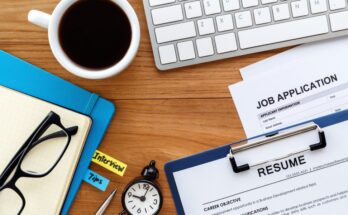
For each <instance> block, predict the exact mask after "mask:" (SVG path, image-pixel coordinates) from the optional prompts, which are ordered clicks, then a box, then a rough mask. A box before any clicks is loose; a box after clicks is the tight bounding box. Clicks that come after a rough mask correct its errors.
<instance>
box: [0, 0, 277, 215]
mask: <svg viewBox="0 0 348 215" xmlns="http://www.w3.org/2000/svg"><path fill="white" fill-rule="evenodd" d="M57 2H58V0H15V1H14V0H1V2H0V49H2V50H5V51H7V52H9V53H12V54H14V55H16V56H18V57H20V58H22V59H24V60H26V61H28V62H30V63H32V64H34V65H37V66H39V67H41V68H43V69H45V70H47V71H50V72H52V73H53V74H56V75H58V76H60V77H62V78H64V79H66V80H68V81H71V82H73V83H75V84H77V85H79V86H81V87H84V88H86V89H88V90H90V91H93V92H96V93H98V94H100V95H102V96H103V97H105V98H107V99H109V100H111V101H113V102H114V103H115V104H116V106H117V114H116V116H115V119H114V120H113V122H112V123H111V126H110V129H109V131H108V133H107V134H106V136H105V139H104V141H103V142H102V144H101V146H100V150H101V151H103V152H105V153H107V154H109V155H111V156H113V157H115V158H117V159H119V160H121V161H123V162H125V163H127V164H128V170H127V172H126V174H125V176H124V177H119V176H117V175H115V174H113V173H111V172H109V171H107V170H105V169H103V168H101V167H99V166H96V165H94V164H92V166H91V169H92V170H94V171H96V172H98V173H100V174H102V175H104V176H106V177H107V178H109V179H110V180H111V183H110V185H109V187H108V190H107V191H106V192H101V191H99V190H97V189H95V188H94V187H92V186H90V185H88V184H86V183H83V184H82V186H81V189H80V191H79V193H78V195H77V197H76V200H75V202H74V204H73V206H72V208H71V214H84V215H88V214H94V212H95V211H96V209H97V208H98V207H99V206H100V204H101V203H102V201H104V199H105V198H106V196H107V195H109V192H110V191H111V190H112V189H114V188H115V187H117V188H118V189H119V192H118V193H117V196H116V198H115V200H114V201H113V202H112V204H111V206H110V208H109V209H108V211H107V214H116V212H119V211H121V201H120V199H121V193H122V190H123V188H124V187H125V185H126V184H127V183H128V182H130V181H131V180H132V179H133V178H134V177H137V176H139V174H140V172H141V170H142V168H143V167H144V165H147V164H148V162H149V161H150V160H151V159H155V160H156V161H157V163H158V167H159V168H160V170H161V176H160V180H159V182H160V184H161V186H162V188H163V192H164V205H163V209H162V213H161V214H165V215H170V214H176V210H175V207H174V204H173V201H172V198H171V194H170V190H169V187H168V185H167V181H166V177H165V175H164V172H163V165H164V164H165V163H166V162H168V161H170V160H173V159H177V158H181V157H184V156H188V155H191V154H194V153H197V152H201V151H203V150H207V149H210V148H213V147H217V146H221V145H223V144H226V143H229V142H233V141H236V140H239V139H241V138H244V132H243V129H242V126H241V123H240V121H239V118H238V114H237V112H236V110H235V108H234V105H233V102H232V100H231V97H230V94H229V92H228V88H227V87H228V85H229V84H232V83H236V82H238V81H240V80H241V77H240V74H239V69H240V68H241V67H244V66H246V65H249V64H251V63H254V62H257V61H259V60H261V59H263V58H266V57H269V56H271V55H273V54H275V53H276V52H279V50H278V51H272V52H267V53H261V54H254V55H249V56H245V57H239V58H235V59H229V60H224V61H220V62H214V63H208V64H203V65H198V66H192V67H188V68H183V69H178V70H173V71H167V72H159V71H157V69H156V68H155V65H154V61H153V57H152V50H151V44H150V40H149V36H148V32H147V26H146V24H145V15H144V8H143V4H142V0H130V3H131V4H132V5H133V7H134V8H135V10H136V12H137V14H138V17H139V20H140V24H141V45H140V49H139V52H138V55H137V57H136V59H135V60H134V62H133V63H132V64H131V66H130V67H129V68H128V69H127V70H126V71H124V72H123V73H122V74H120V75H118V76H116V77H113V78H110V79H106V80H100V81H92V80H85V79H81V78H78V77H75V76H73V75H71V74H70V73H68V72H67V71H65V70H64V69H63V68H62V67H61V66H60V65H59V64H58V63H57V61H56V60H55V58H54V57H53V55H52V53H51V51H50V48H49V45H48V39H47V32H46V31H45V30H44V29H41V28H38V27H36V26H34V25H32V24H30V23H28V22H27V12H28V11H29V10H30V9H39V10H42V11H45V12H49V13H50V12H52V10H53V8H54V7H55V5H56V4H57ZM0 75H1V72H0ZM28 81H30V80H28Z"/></svg>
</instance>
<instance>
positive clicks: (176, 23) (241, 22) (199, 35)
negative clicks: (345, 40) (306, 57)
mask: <svg viewBox="0 0 348 215" xmlns="http://www.w3.org/2000/svg"><path fill="white" fill-rule="evenodd" d="M144 7H145V13H146V18H147V23H148V27H149V33H150V37H151V43H152V48H153V53H154V57H155V62H156V66H157V68H158V69H160V70H168V69H173V68H178V67H183V66H189V65H194V64H200V63H205V62H209V61H215V60H220V59H225V58H231V57H236V56H241V55H245V54H250V53H255V52H261V51H266V50H270V49H275V48H280V47H285V46H291V45H297V44H301V43H307V42H312V41H317V40H323V39H328V38H333V37H338V36H343V35H348V0H144Z"/></svg>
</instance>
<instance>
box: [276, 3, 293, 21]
mask: <svg viewBox="0 0 348 215" xmlns="http://www.w3.org/2000/svg"><path fill="white" fill-rule="evenodd" d="M272 8H273V16H274V20H275V21H280V20H285V19H289V18H290V11H289V5H288V4H279V5H275V6H273V7H272Z"/></svg>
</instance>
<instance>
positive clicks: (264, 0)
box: [261, 0, 278, 4]
mask: <svg viewBox="0 0 348 215" xmlns="http://www.w3.org/2000/svg"><path fill="white" fill-rule="evenodd" d="M277 1H278V0H261V4H271V3H275V2H277Z"/></svg>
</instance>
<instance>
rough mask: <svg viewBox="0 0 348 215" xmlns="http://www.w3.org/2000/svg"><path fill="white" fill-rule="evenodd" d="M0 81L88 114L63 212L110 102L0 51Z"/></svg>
mask: <svg viewBox="0 0 348 215" xmlns="http://www.w3.org/2000/svg"><path fill="white" fill-rule="evenodd" d="M0 71H1V72H0V74H1V75H0V85H2V86H5V87H7V88H10V89H13V90H16V91H18V92H21V93H24V94H27V95H30V96H33V97H36V98H38V99H41V100H45V101H47V102H50V103H53V104H56V105H59V106H62V107H64V108H67V109H70V110H72V111H75V112H78V113H81V114H84V115H87V116H89V117H90V118H91V119H92V121H93V123H92V127H91V129H90V133H89V135H88V138H87V141H86V143H85V147H84V149H83V151H82V154H81V157H80V161H79V164H78V165H77V168H76V172H75V174H74V177H73V180H72V182H71V185H70V188H69V192H68V195H67V196H66V199H65V203H64V206H63V208H62V211H61V214H67V213H68V211H69V208H70V206H71V204H72V202H73V200H74V198H75V196H76V194H77V192H78V190H79V187H80V185H81V182H82V180H83V178H84V176H85V174H86V172H87V170H88V167H89V165H90V162H91V158H92V156H93V154H94V152H95V150H96V149H97V148H98V146H99V144H100V142H101V141H102V139H103V137H104V134H105V132H106V130H107V128H108V126H109V124H110V122H111V119H112V118H113V115H114V113H115V106H114V105H113V103H111V102H109V101H107V100H105V99H103V98H101V97H100V96H98V95H96V94H94V93H91V92H88V91H87V90H84V89H82V88H80V87H78V86H76V85H73V84H72V83H70V82H68V81H65V80H63V79H61V78H59V77H57V76H54V75H52V74H50V73H48V72H46V71H44V70H42V69H40V68H38V67H35V66H33V65H31V64H29V63H27V62H25V61H23V60H21V59H18V58H17V57H15V56H12V55H10V54H8V53H6V52H4V51H0Z"/></svg>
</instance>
